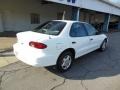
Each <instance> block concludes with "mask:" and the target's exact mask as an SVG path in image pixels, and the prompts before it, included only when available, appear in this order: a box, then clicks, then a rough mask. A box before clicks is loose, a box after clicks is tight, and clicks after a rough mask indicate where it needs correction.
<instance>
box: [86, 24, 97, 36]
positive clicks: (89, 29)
mask: <svg viewBox="0 0 120 90" xmlns="http://www.w3.org/2000/svg"><path fill="white" fill-rule="evenodd" d="M84 26H85V28H86V30H87V32H88V35H89V36H92V35H96V33H97V30H96V29H95V28H94V27H93V26H92V25H90V24H84Z"/></svg>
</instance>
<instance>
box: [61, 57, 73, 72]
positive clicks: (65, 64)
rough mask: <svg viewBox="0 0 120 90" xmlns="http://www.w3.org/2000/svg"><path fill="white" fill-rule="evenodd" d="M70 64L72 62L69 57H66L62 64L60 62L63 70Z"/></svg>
mask: <svg viewBox="0 0 120 90" xmlns="http://www.w3.org/2000/svg"><path fill="white" fill-rule="evenodd" d="M71 62H72V58H71V56H70V55H66V56H65V57H64V58H63V62H62V65H61V66H62V68H63V69H64V70H66V69H68V68H69V67H70V65H71Z"/></svg>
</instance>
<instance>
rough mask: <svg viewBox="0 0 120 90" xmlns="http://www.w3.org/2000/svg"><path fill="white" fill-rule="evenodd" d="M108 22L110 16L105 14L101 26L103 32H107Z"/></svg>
mask: <svg viewBox="0 0 120 90" xmlns="http://www.w3.org/2000/svg"><path fill="white" fill-rule="evenodd" d="M109 22H110V14H105V18H104V24H103V32H108V31H109V30H108V29H109Z"/></svg>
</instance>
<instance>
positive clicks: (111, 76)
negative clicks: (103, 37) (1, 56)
mask: <svg viewBox="0 0 120 90" xmlns="http://www.w3.org/2000/svg"><path fill="white" fill-rule="evenodd" d="M119 40H120V33H119V32H118V33H113V34H110V35H109V46H108V49H107V50H106V51H105V52H99V51H95V52H92V53H90V54H87V55H85V56H83V57H81V58H79V59H78V60H76V61H75V62H74V64H73V66H72V68H71V69H70V70H69V71H68V72H66V73H58V72H57V70H56V68H55V67H48V68H34V67H31V66H28V65H26V64H24V63H22V62H16V63H13V64H11V65H8V66H6V67H2V68H1V69H0V90H120V41H119Z"/></svg>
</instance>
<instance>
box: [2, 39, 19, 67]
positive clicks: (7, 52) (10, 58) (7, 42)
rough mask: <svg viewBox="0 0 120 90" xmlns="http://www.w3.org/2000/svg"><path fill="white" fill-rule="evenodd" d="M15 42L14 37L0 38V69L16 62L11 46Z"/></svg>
mask: <svg viewBox="0 0 120 90" xmlns="http://www.w3.org/2000/svg"><path fill="white" fill-rule="evenodd" d="M15 42H16V38H15V37H0V67H3V66H6V65H9V64H11V63H14V62H17V61H18V60H17V59H16V58H15V56H14V54H13V49H12V45H13V44H14V43H15Z"/></svg>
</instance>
